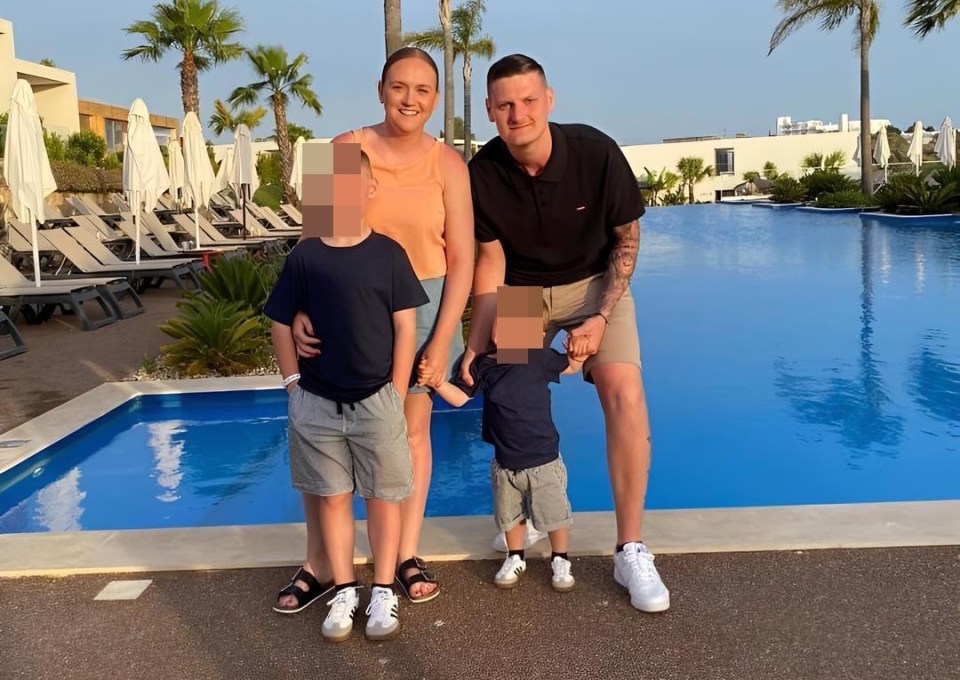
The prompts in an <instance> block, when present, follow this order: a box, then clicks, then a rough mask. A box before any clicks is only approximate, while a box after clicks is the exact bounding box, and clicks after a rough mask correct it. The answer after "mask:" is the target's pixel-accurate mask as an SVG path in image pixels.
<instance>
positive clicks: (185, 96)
mask: <svg viewBox="0 0 960 680" xmlns="http://www.w3.org/2000/svg"><path fill="white" fill-rule="evenodd" d="M180 97H181V99H182V100H183V113H184V115H186V114H187V113H189V112H190V111H193V112H194V113H195V114H197V115H198V116H199V115H200V83H199V81H198V80H197V65H196V63H195V62H194V60H193V52H187V51H184V53H183V65H182V66H181V67H180Z"/></svg>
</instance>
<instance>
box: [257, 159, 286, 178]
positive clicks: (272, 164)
mask: <svg viewBox="0 0 960 680" xmlns="http://www.w3.org/2000/svg"><path fill="white" fill-rule="evenodd" d="M257 176H259V177H260V183H261V184H275V185H280V184H281V177H282V176H283V171H282V170H281V169H280V154H279V153H272V152H271V153H262V154H260V156H259V157H257Z"/></svg>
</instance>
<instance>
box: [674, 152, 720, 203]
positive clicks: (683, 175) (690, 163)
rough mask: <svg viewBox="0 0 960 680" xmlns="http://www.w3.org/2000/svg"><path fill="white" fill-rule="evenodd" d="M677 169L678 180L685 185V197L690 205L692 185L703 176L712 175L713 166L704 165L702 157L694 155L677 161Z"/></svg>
mask: <svg viewBox="0 0 960 680" xmlns="http://www.w3.org/2000/svg"><path fill="white" fill-rule="evenodd" d="M677 170H679V171H680V180H681V182H682V184H683V186H685V187H687V198H688V199H689V202H690V205H693V204H694V202H695V201H694V198H693V187H694V186H695V185H696V184H697V183H698V182H701V181H703V180H704V179H705V178H707V177H710V176H712V175H713V166H712V165H707V166H706V167H704V164H703V159H702V158H697V157H695V156H686V157H685V158H681V159H680V160H679V161H677Z"/></svg>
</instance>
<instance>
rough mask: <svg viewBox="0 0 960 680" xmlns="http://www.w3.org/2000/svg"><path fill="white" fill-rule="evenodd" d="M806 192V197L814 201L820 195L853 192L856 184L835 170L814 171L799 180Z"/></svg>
mask: <svg viewBox="0 0 960 680" xmlns="http://www.w3.org/2000/svg"><path fill="white" fill-rule="evenodd" d="M800 182H801V184H803V187H804V188H805V189H806V190H807V197H808V198H810V199H811V200H816V199H817V198H818V197H819V196H820V195H821V194H836V193H838V192H841V191H853V190H855V189H856V188H857V183H856V182H854V181H853V180H852V179H850V178H849V177H847V176H846V175H841V174H840V173H839V172H837V171H836V170H814V171H813V172H811V173H810V174H809V175H806V176H805V177H803V178H801V179H800Z"/></svg>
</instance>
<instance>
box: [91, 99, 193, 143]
mask: <svg viewBox="0 0 960 680" xmlns="http://www.w3.org/2000/svg"><path fill="white" fill-rule="evenodd" d="M77 104H78V110H79V116H80V129H81V130H90V131H91V132H96V133H97V134H98V135H100V136H101V137H103V138H104V139H105V140H107V153H114V152H117V151H121V150H122V149H123V143H124V141H125V139H126V134H127V116H128V115H129V113H130V112H129V110H128V109H125V108H123V107H121V106H113V105H112V104H104V103H102V102H95V101H90V100H88V99H81V100H80V101H79V102H77ZM150 124H151V125H153V132H154V134H155V135H156V136H157V142H159V143H160V146H166V145H167V144H168V143H169V142H170V140H171V139H176V138H177V135H178V121H177V119H176V118H171V117H169V116H158V115H155V114H152V113H151V114H150Z"/></svg>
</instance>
